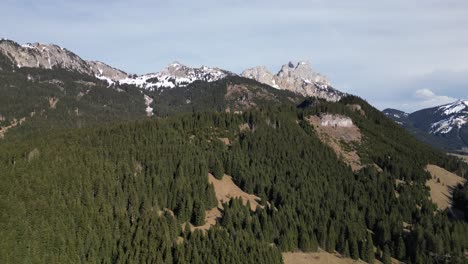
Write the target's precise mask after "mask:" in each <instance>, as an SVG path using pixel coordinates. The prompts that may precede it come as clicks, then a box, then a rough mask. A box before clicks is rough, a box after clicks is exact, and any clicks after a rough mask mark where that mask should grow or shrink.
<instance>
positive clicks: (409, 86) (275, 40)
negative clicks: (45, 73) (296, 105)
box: [0, 0, 468, 111]
mask: <svg viewBox="0 0 468 264" xmlns="http://www.w3.org/2000/svg"><path fill="white" fill-rule="evenodd" d="M0 10H2V12H1V13H2V15H1V16H0V37H5V38H9V39H12V40H15V41H17V42H20V43H26V42H43V43H56V44H58V45H61V46H63V47H66V48H67V49H69V50H72V51H74V52H75V53H77V54H78V55H80V56H81V57H83V58H85V59H93V60H100V61H104V62H106V63H108V64H110V65H112V66H115V67H117V68H120V69H123V70H125V71H127V72H129V73H138V74H141V73H147V72H154V71H158V70H160V69H161V68H163V67H164V66H165V65H167V64H169V63H170V62H172V61H174V60H178V61H180V62H182V63H184V64H187V65H189V66H200V65H207V66H218V67H221V68H225V69H227V70H231V71H233V72H237V73H240V72H241V71H242V70H243V69H245V68H248V67H253V66H256V65H265V66H267V67H268V68H269V69H270V70H272V71H273V72H276V71H277V70H278V69H279V68H280V66H281V65H282V64H285V63H287V62H288V61H290V60H293V61H295V60H307V61H310V62H311V64H312V66H313V68H314V69H315V70H316V71H318V72H320V73H322V74H325V75H326V76H328V77H329V79H330V80H331V82H332V83H333V84H334V86H335V87H336V88H337V89H339V90H341V91H344V92H349V93H353V94H356V95H359V96H361V97H363V98H365V99H366V100H368V101H369V102H370V103H372V104H373V105H375V106H376V107H378V108H380V109H383V108H386V107H393V108H399V109H403V110H406V111H412V110H416V109H420V108H424V107H429V106H434V105H438V104H443V103H447V102H450V101H453V100H455V99H457V98H465V99H466V98H468V15H467V14H468V1H463V0H457V1H455V0H441V1H435V0H412V1H408V0H392V1H387V0H381V1H373V0H356V1H337V0H329V1H314V0H307V1H306V0H301V1H295V0H289V1H284V0H283V1H276V0H270V1H259V0H258V1H256V0H250V1H247V0H237V1H232V0H228V1H226V0H217V1H215V0H208V1H205V0H198V1H177V0H176V1H169V0H156V1H119V0H117V1H109V0H103V1H90V0H83V1H69V0H62V1H52V0H41V1H31V0H30V1H23V0H2V1H1V2H0Z"/></svg>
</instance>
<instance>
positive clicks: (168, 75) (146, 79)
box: [119, 62, 234, 91]
mask: <svg viewBox="0 0 468 264" xmlns="http://www.w3.org/2000/svg"><path fill="white" fill-rule="evenodd" d="M228 75H234V74H233V73H230V72H228V71H225V70H221V69H219V68H210V67H206V66H202V67H200V68H191V67H188V66H185V65H183V64H180V63H178V62H174V63H171V64H170V65H168V66H167V67H166V68H165V69H164V70H162V71H160V72H157V73H149V74H144V75H140V76H136V77H127V78H125V79H123V80H120V81H119V83H120V84H131V85H136V86H137V87H140V88H143V89H147V90H151V91H153V90H157V89H159V88H174V87H176V86H179V87H185V86H187V85H189V84H191V83H193V82H195V81H206V82H214V81H217V80H219V79H222V78H224V77H226V76H228Z"/></svg>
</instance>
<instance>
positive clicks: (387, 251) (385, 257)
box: [382, 245, 392, 264]
mask: <svg viewBox="0 0 468 264" xmlns="http://www.w3.org/2000/svg"><path fill="white" fill-rule="evenodd" d="M382 260H383V263H384V264H391V263H392V259H391V256H390V249H389V248H388V245H385V246H384V250H383V257H382Z"/></svg>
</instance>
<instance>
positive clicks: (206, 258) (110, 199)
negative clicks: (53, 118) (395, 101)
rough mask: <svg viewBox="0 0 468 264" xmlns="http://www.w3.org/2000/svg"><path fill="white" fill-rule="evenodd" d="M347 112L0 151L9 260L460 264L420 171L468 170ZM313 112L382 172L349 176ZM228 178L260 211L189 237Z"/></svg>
mask: <svg viewBox="0 0 468 264" xmlns="http://www.w3.org/2000/svg"><path fill="white" fill-rule="evenodd" d="M347 100H349V102H342V103H326V102H324V101H311V102H310V103H309V105H310V106H309V107H306V108H298V109H295V108H294V107H272V108H265V109H259V110H254V111H248V112H245V113H244V114H242V115H239V114H228V113H223V114H222V113H214V112H202V113H191V114H181V115H180V114H179V115H176V116H173V117H168V118H165V119H161V120H157V121H142V122H136V123H134V122H132V123H128V124H122V125H115V126H111V127H107V128H96V129H93V128H87V129H77V130H76V129H75V130H68V131H59V132H54V133H50V134H49V135H48V136H45V137H32V138H29V139H22V140H11V141H2V142H1V143H0V160H1V163H0V164H1V166H2V168H3V169H2V171H3V172H2V174H1V181H2V185H1V188H2V190H1V193H2V199H1V201H2V203H1V207H2V208H1V209H2V210H1V211H2V212H3V213H2V218H1V222H0V225H1V228H0V230H2V237H3V238H4V239H2V241H1V242H0V243H1V246H0V249H1V250H2V252H1V254H0V256H1V258H2V260H1V261H2V262H3V263H17V262H24V261H29V262H34V263H43V262H51V263H76V262H92V263H94V262H104V263H124V262H137V263H138V262H149V263H151V262H175V263H185V262H189V263H207V262H208V263H213V262H220V263H222V262H225V263H236V262H237V263H259V262H260V263H274V262H278V263H280V262H281V261H282V260H281V255H280V252H281V251H291V250H296V249H301V250H303V251H314V250H316V249H317V247H319V246H320V247H321V248H324V249H326V250H327V251H330V252H331V251H333V250H337V251H339V252H341V253H342V254H343V255H345V256H350V257H352V258H355V259H357V258H361V259H364V260H366V261H370V262H371V261H372V260H373V259H374V258H376V257H377V258H383V260H384V261H385V262H387V261H388V257H389V256H390V255H391V256H394V257H396V258H398V259H400V260H404V261H407V262H411V263H429V262H440V261H447V262H451V263H457V262H463V257H462V256H463V251H464V249H466V248H467V246H468V245H467V243H468V241H467V236H466V234H467V233H468V225H467V224H466V222H463V221H455V220H450V219H449V217H448V216H447V214H446V213H444V212H437V213H436V208H435V206H434V205H433V204H432V203H431V202H430V201H429V200H428V199H427V197H428V191H427V189H426V188H425V187H424V182H425V180H426V179H427V177H428V175H427V173H426V172H425V171H424V170H423V165H424V164H427V163H434V164H439V165H441V166H444V167H446V168H450V169H451V170H457V169H466V167H463V166H462V165H461V164H459V163H458V162H456V160H455V159H450V158H447V157H445V156H444V155H442V154H440V153H438V152H435V151H432V150H431V149H430V148H428V147H426V146H425V145H423V144H420V143H418V142H417V141H415V140H414V139H413V138H412V137H411V136H408V135H407V134H405V133H404V131H403V130H402V129H401V128H398V127H397V126H396V125H394V124H393V123H392V122H391V121H389V120H386V119H382V118H381V116H380V115H381V114H380V113H378V112H377V111H376V110H374V109H372V108H371V107H370V106H368V105H367V104H366V103H365V102H363V101H361V100H360V99H357V98H349V99H347ZM347 103H360V104H362V105H363V110H364V111H365V113H366V116H363V115H361V114H359V113H357V112H355V111H353V110H350V109H349V108H347V107H346V104H347ZM318 111H326V112H336V113H345V114H347V115H350V116H352V117H353V118H354V119H355V120H356V123H357V124H358V125H359V127H360V128H361V130H362V132H363V133H364V134H365V136H366V141H365V143H363V145H362V149H361V150H360V151H361V153H362V155H363V156H365V157H366V159H367V162H368V163H369V164H371V163H372V162H374V163H377V164H378V165H379V166H380V167H381V168H382V169H383V171H379V170H377V169H375V168H374V166H366V167H365V168H364V169H362V170H361V171H359V172H357V173H353V172H352V171H351V169H350V168H349V167H348V166H347V165H346V164H345V163H344V162H343V161H341V160H340V159H338V157H337V156H336V155H335V154H334V152H333V151H332V150H331V149H330V148H329V147H327V146H326V145H324V144H323V143H322V142H321V141H320V140H319V139H318V138H317V137H316V135H315V132H314V130H313V128H312V127H311V126H310V125H309V124H308V123H307V122H305V121H304V120H303V118H302V117H304V116H307V115H310V114H315V113H317V112H318ZM240 126H241V127H243V128H244V129H242V131H241V130H240V128H239V127H240ZM245 127H248V128H247V129H245ZM220 137H227V138H229V139H230V142H231V144H230V145H225V144H223V143H222V142H221V141H220V140H218V138H220ZM220 167H221V169H222V170H223V171H224V172H225V173H226V174H228V175H232V176H233V178H234V180H235V182H236V183H237V184H238V185H239V186H240V187H241V188H242V189H243V190H244V191H247V192H250V193H254V194H256V195H257V196H259V197H261V203H262V204H263V205H264V208H263V209H257V210H256V211H255V212H251V211H250V210H249V209H248V207H246V206H242V205H241V204H239V202H236V201H235V200H233V202H231V203H230V204H229V205H225V206H224V211H223V216H222V218H221V219H220V220H219V224H218V225H217V226H215V227H213V228H212V229H210V230H209V231H208V233H206V234H204V235H203V234H202V233H200V232H199V231H197V232H195V233H191V232H190V231H189V230H186V229H182V228H181V226H182V224H183V223H185V222H187V221H190V222H191V223H193V224H200V223H197V222H199V221H200V217H199V215H200V214H203V209H209V208H213V207H215V206H216V199H215V198H214V193H213V190H212V187H210V185H209V184H208V180H207V174H208V172H214V171H215V170H219V169H220ZM459 173H462V174H464V173H466V170H465V171H459ZM219 174H220V173H219V172H218V173H216V175H219ZM221 175H222V174H221ZM396 179H400V180H404V181H407V182H410V181H411V183H412V184H406V185H398V186H397V185H396V184H395V180H396ZM395 192H398V194H399V195H398V197H397V196H395ZM267 202H268V203H267ZM165 208H167V209H170V210H171V211H173V212H174V213H175V217H172V216H171V214H169V213H164V211H165V210H164V209H165ZM179 237H182V238H183V240H182V242H180V241H181V239H180V238H179ZM178 241H179V242H178ZM374 247H376V248H377V252H376V253H375V252H374V250H373V249H374ZM381 254H382V255H381Z"/></svg>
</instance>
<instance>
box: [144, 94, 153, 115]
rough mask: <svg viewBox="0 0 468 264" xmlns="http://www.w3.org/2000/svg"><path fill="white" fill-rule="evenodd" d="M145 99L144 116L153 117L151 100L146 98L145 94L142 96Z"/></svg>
mask: <svg viewBox="0 0 468 264" xmlns="http://www.w3.org/2000/svg"><path fill="white" fill-rule="evenodd" d="M144 97H145V105H146V109H145V112H146V115H147V116H152V115H153V108H152V107H151V106H150V105H151V104H152V103H153V98H151V97H149V96H147V95H146V94H145V95H144Z"/></svg>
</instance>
